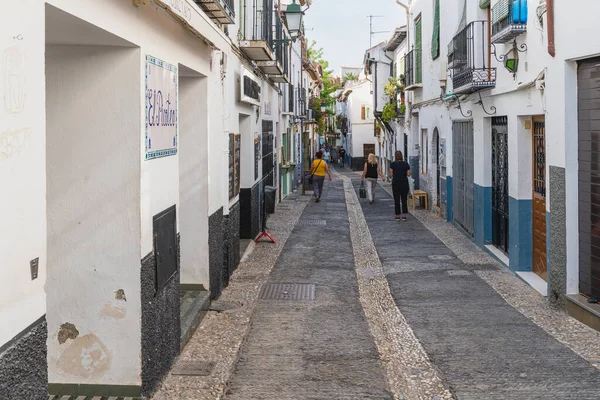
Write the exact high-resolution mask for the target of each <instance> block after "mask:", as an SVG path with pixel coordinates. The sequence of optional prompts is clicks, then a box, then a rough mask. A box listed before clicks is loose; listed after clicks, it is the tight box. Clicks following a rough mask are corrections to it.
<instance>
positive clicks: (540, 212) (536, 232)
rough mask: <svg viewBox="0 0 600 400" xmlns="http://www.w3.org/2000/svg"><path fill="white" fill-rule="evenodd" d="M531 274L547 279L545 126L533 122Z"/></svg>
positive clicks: (543, 123)
mask: <svg viewBox="0 0 600 400" xmlns="http://www.w3.org/2000/svg"><path fill="white" fill-rule="evenodd" d="M533 272H535V273H536V274H537V275H539V276H540V277H541V278H543V279H544V280H546V279H547V261H546V124H545V122H544V118H543V117H542V118H540V119H534V121H533Z"/></svg>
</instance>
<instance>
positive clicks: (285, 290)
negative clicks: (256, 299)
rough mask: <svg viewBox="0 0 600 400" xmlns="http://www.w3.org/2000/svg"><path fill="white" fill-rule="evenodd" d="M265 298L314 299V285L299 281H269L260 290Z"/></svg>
mask: <svg viewBox="0 0 600 400" xmlns="http://www.w3.org/2000/svg"><path fill="white" fill-rule="evenodd" d="M260 298H261V299H266V300H314V299H315V285H312V284H301V283H269V284H267V285H265V286H263V288H262V290H261V291H260Z"/></svg>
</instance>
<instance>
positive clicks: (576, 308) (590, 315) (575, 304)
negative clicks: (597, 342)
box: [566, 294, 600, 331]
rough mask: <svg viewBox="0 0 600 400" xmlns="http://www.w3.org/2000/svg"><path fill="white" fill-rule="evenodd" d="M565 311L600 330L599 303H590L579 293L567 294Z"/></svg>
mask: <svg viewBox="0 0 600 400" xmlns="http://www.w3.org/2000/svg"><path fill="white" fill-rule="evenodd" d="M566 297H567V312H568V313H569V315H570V316H571V317H573V318H575V319H576V320H578V321H579V322H582V323H584V324H586V325H587V326H589V327H590V328H593V329H595V330H597V331H600V304H590V303H588V302H587V297H585V296H582V295H580V294H568V295H567V296H566Z"/></svg>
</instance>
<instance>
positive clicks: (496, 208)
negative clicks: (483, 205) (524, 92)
mask: <svg viewBox="0 0 600 400" xmlns="http://www.w3.org/2000/svg"><path fill="white" fill-rule="evenodd" d="M492 243H493V244H494V246H496V247H497V248H498V249H500V250H501V251H502V252H504V253H505V254H508V118H507V117H494V118H492Z"/></svg>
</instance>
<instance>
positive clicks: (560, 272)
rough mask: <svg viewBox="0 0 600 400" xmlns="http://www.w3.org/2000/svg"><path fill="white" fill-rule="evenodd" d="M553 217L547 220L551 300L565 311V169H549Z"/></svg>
mask: <svg viewBox="0 0 600 400" xmlns="http://www.w3.org/2000/svg"><path fill="white" fill-rule="evenodd" d="M549 178H550V184H549V187H550V214H549V215H548V216H547V218H546V224H547V226H546V243H547V248H546V252H547V260H548V278H549V279H548V289H549V290H548V299H549V300H550V304H552V305H554V306H556V307H560V308H565V307H566V304H567V303H566V293H567V219H566V218H567V215H566V213H567V209H566V205H565V204H566V191H565V187H566V178H565V169H564V168H561V167H555V166H553V165H551V166H550V176H549Z"/></svg>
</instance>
